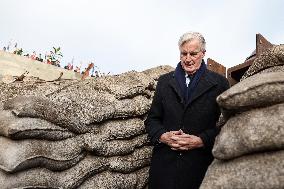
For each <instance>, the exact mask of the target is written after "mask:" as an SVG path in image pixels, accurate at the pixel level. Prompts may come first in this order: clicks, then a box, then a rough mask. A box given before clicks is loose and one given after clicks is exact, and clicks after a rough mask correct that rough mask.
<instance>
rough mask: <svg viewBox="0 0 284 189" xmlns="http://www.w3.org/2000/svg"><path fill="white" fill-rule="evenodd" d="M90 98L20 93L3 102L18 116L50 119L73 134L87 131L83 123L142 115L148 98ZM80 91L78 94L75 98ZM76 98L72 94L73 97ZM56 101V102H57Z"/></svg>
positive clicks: (148, 100) (148, 104)
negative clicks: (24, 94)
mask: <svg viewBox="0 0 284 189" xmlns="http://www.w3.org/2000/svg"><path fill="white" fill-rule="evenodd" d="M92 95H93V99H92V100H90V101H76V102H74V101H72V99H67V98H66V97H64V98H63V97H62V98H60V96H57V97H56V99H53V100H51V99H49V98H47V97H33V96H21V97H20V96H19V97H16V98H14V99H11V100H9V101H7V102H6V103H5V104H4V109H5V110H12V111H13V113H15V114H16V115H17V116H19V117H36V118H41V119H44V120H47V121H49V122H52V123H54V124H56V125H59V126H61V127H63V128H67V129H68V130H70V131H72V132H75V133H86V132H87V131H88V130H89V128H88V127H87V126H86V125H90V124H91V123H97V122H101V121H104V120H107V119H113V118H126V117H135V116H140V115H143V114H145V113H146V112H147V111H148V109H149V107H150V104H151V100H150V99H148V98H146V97H144V96H137V97H134V98H133V99H123V100H116V99H115V98H114V97H113V96H111V95H106V94H105V95H102V94H100V93H98V92H97V94H92ZM96 95H97V96H96ZM78 96H79V94H77V96H76V97H77V98H78ZM74 98H75V97H74ZM56 101H57V102H56Z"/></svg>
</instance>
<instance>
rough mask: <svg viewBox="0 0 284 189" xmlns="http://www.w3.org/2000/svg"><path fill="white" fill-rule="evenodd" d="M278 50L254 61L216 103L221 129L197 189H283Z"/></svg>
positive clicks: (283, 56) (281, 57) (283, 89)
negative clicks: (220, 118)
mask: <svg viewBox="0 0 284 189" xmlns="http://www.w3.org/2000/svg"><path fill="white" fill-rule="evenodd" d="M283 68H284V45H278V46H274V47H273V48H271V49H269V50H268V51H266V52H264V53H263V54H262V55H261V56H260V57H258V58H257V59H256V60H255V61H254V63H253V64H252V65H251V66H250V68H249V70H248V71H247V72H246V73H245V74H244V76H243V78H242V80H241V82H239V83H238V84H236V85H234V86H233V87H231V88H230V89H229V90H227V91H225V92H224V93H223V94H221V95H220V96H219V97H218V98H217V102H218V104H219V105H220V107H221V108H222V111H223V115H224V117H225V119H226V120H227V121H226V124H225V125H224V126H223V127H222V128H221V132H220V134H219V135H218V136H217V138H216V140H215V144H214V148H213V155H214V157H215V160H214V161H213V163H212V164H211V165H210V167H209V169H208V171H207V173H206V176H205V178H204V180H203V182H202V185H201V187H200V188H201V189H217V188H220V189H233V188H234V189H238V188H239V189H244V188H251V189H255V188H257V189H269V188H271V189H272V188H273V189H283V188H284V69H283Z"/></svg>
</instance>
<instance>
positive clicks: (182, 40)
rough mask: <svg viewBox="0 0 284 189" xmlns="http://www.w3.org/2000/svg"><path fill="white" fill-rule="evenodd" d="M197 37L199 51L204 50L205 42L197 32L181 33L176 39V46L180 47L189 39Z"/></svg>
mask: <svg viewBox="0 0 284 189" xmlns="http://www.w3.org/2000/svg"><path fill="white" fill-rule="evenodd" d="M195 39H197V40H198V41H199V43H200V50H201V51H205V50H206V42H205V39H204V37H203V36H202V35H201V33H198V32H187V33H185V34H183V35H182V36H181V37H180V38H179V41H178V46H179V48H181V46H182V45H183V44H184V43H186V42H189V41H193V40H195Z"/></svg>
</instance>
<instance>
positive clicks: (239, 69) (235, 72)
mask: <svg viewBox="0 0 284 189" xmlns="http://www.w3.org/2000/svg"><path fill="white" fill-rule="evenodd" d="M272 46H273V44H272V43H270V42H269V41H268V40H267V39H265V38H264V37H263V36H262V35H261V34H256V49H255V51H253V53H252V54H251V55H250V56H249V57H247V58H246V60H245V62H244V63H241V64H238V65H236V66H233V67H231V68H229V69H228V71H227V78H228V80H229V83H230V85H231V86H232V85H235V84H236V83H238V82H239V81H240V79H241V77H242V76H243V75H244V73H245V72H246V71H247V70H248V68H249V67H250V65H252V63H253V62H254V60H255V59H256V58H258V57H259V55H260V54H261V53H263V52H264V51H265V50H266V49H268V48H271V47H272Z"/></svg>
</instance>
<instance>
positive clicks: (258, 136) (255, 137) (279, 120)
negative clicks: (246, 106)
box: [212, 104, 284, 160]
mask: <svg viewBox="0 0 284 189" xmlns="http://www.w3.org/2000/svg"><path fill="white" fill-rule="evenodd" d="M279 149H284V104H277V105H274V106H270V107H265V108H258V109H253V110H250V111H247V112H242V113H240V114H238V115H236V116H234V117H231V118H230V119H229V120H228V121H227V123H226V124H225V125H224V126H223V127H222V129H221V132H220V133H219V135H218V136H217V137H216V139H215V144H214V147H213V151H212V152H213V155H214V157H215V158H217V159H224V160H228V159H233V158H235V157H238V156H242V155H244V154H249V153H254V152H258V151H269V150H279Z"/></svg>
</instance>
